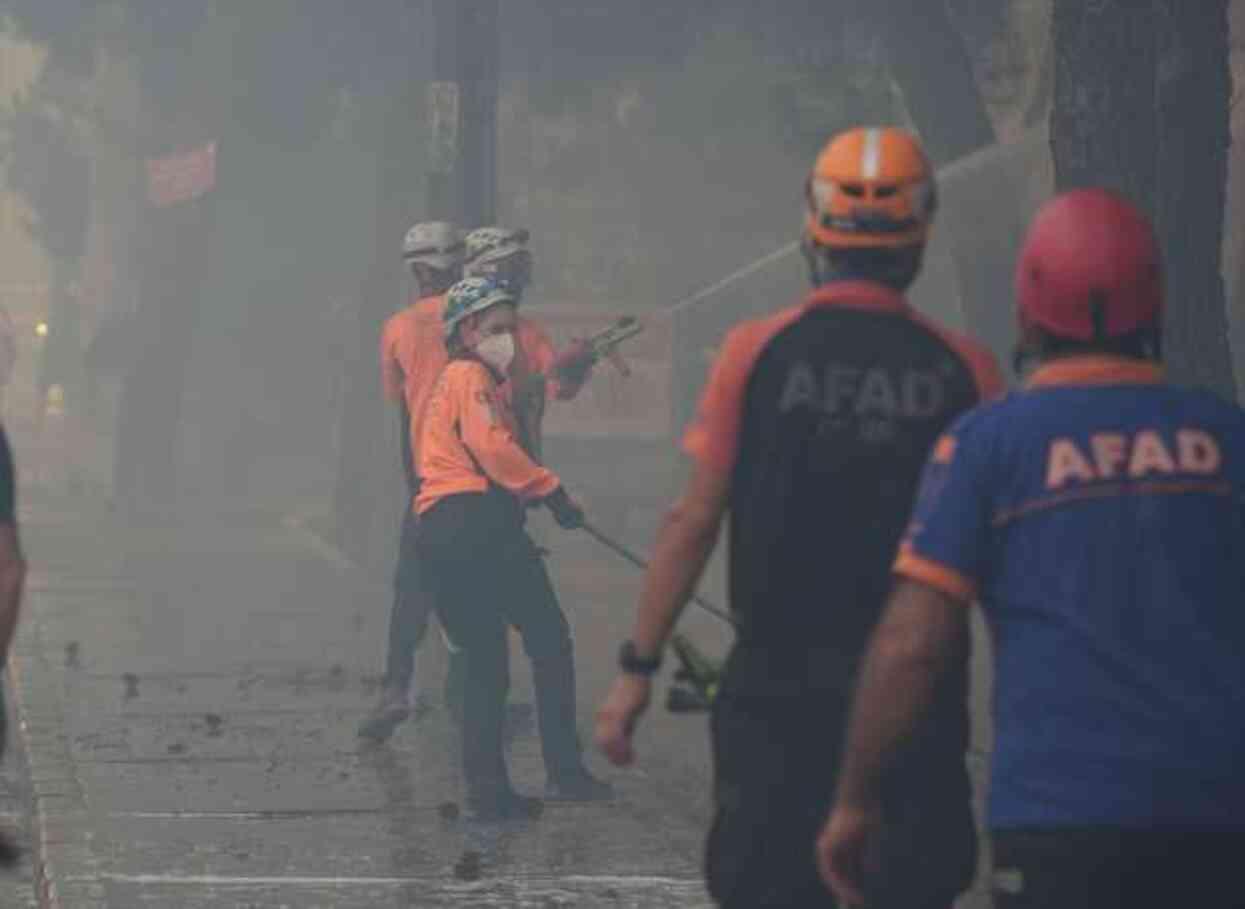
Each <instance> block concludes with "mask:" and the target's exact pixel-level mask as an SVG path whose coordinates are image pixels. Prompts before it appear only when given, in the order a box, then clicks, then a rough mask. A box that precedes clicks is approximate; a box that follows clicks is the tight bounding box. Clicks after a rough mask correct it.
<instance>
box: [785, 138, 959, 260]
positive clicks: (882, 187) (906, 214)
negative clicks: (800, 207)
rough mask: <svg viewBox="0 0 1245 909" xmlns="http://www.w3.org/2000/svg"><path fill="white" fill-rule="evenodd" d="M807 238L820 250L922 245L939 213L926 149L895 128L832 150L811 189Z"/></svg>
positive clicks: (833, 144)
mask: <svg viewBox="0 0 1245 909" xmlns="http://www.w3.org/2000/svg"><path fill="white" fill-rule="evenodd" d="M805 196H806V199H807V202H808V216H807V218H806V221H805V233H806V235H807V237H808V239H809V240H810V241H811V242H813V243H815V244H817V245H820V246H828V247H840V248H848V249H861V248H889V249H897V248H901V247H905V246H918V245H921V244H923V243H924V242H925V238H926V236H927V235H928V233H929V224H930V221H931V220H933V216H934V210H935V208H936V207H937V193H936V191H935V186H934V173H933V170H932V169H931V168H930V166H929V161H928V159H927V158H926V157H925V152H924V151H922V149H921V145H920V143H919V142H918V141H917V140H916V137H915V136H913V135H912V134H911V133H910V132H908V131H907V130H904V129H898V128H896V127H885V128H875V127H861V128H857V129H851V130H848V131H847V132H845V133H840V134H839V135H837V136H835V137H834V138H833V139H831V140H830V142H829V143H827V144H826V147H825V148H824V149H822V151H821V154H820V155H818V156H817V161H816V163H815V164H814V165H813V172H812V173H811V174H810V175H809V178H808V183H807V185H806V187H805Z"/></svg>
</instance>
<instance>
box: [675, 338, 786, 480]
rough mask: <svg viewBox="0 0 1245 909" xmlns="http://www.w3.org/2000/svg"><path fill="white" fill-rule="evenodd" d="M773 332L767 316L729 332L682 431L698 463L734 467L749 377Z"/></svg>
mask: <svg viewBox="0 0 1245 909" xmlns="http://www.w3.org/2000/svg"><path fill="white" fill-rule="evenodd" d="M783 324H785V323H783ZM774 333H775V330H774V328H773V327H771V326H770V325H769V324H768V320H767V321H766V322H744V323H743V324H741V325H737V326H736V327H735V328H733V329H731V331H730V332H729V333H728V334H727V335H726V339H725V340H724V341H723V342H722V349H721V351H720V352H719V353H718V357H717V359H716V360H715V361H714V363H713V368H712V369H711V370H710V372H709V381H708V382H707V383H706V385H705V390H704V392H703V393H702V394H701V398H700V406H699V407H698V408H697V410H696V416H695V418H694V419H693V420H692V424H691V425H690V426H689V427H688V428H687V432H686V433H684V435H683V450H684V451H685V452H687V454H689V455H690V456H691V457H693V458H695V459H696V461H698V462H699V463H701V464H703V465H705V466H707V467H712V468H714V469H716V470H720V471H723V472H727V471H730V470H731V469H732V468H734V466H735V459H736V457H737V455H738V453H739V432H740V425H741V423H742V420H743V398H744V391H745V389H746V388H747V385H748V377H749V375H750V374H751V373H752V366H753V364H754V363H755V362H756V358H757V356H758V355H759V354H760V352H761V351H762V350H763V349H764V347H765V344H766V343H767V342H768V341H769V339H770V338H771V337H772V336H773V334H774Z"/></svg>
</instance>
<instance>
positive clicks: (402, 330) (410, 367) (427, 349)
mask: <svg viewBox="0 0 1245 909" xmlns="http://www.w3.org/2000/svg"><path fill="white" fill-rule="evenodd" d="M445 304H446V299H445V295H444V294H439V295H437V296H432V297H421V298H420V299H418V300H416V301H415V302H414V303H412V304H411V305H410V306H407V307H406V308H405V309H403V310H401V311H400V312H397V313H395V314H394V315H392V316H390V317H389V320H388V321H387V322H385V327H384V329H383V330H382V331H381V336H380V380H381V389H382V390H383V391H384V394H385V397H386V398H387V399H388V400H390V401H394V402H398V401H405V402H406V410H407V413H408V414H409V415H410V420H411V426H410V433H411V451H412V453H413V455H414V458H415V461H416V465H418V462H419V427H420V420H421V418H422V416H423V412H424V406H425V405H426V404H427V401H428V396H429V395H430V394H431V393H432V388H433V385H435V384H436V381H437V378H438V376H440V375H441V371H442V370H443V369H445V365H446V363H448V362H449V356H448V355H447V354H446V352H445V342H444V340H443V335H442V327H441V325H442V323H441V316H442V314H443V313H444V312H445ZM518 321H519V324H518V328H517V330H516V331H515V347H516V348H517V351H516V356H515V362H514V365H513V366H511V367H510V376H509V380H508V381H507V382H505V383H504V384H503V385H502V386H501V393H502V395H503V396H504V397H505V399H506V401H507V402H508V403H509V404H510V405H511V406H512V407H513V406H515V404H516V402H515V400H514V393H515V390H516V389H528V388H529V387H530V380H529V377H530V376H532V375H535V374H537V373H543V374H544V375H545V376H547V377H548V378H547V380H546V386H547V389H548V390H547V392H546V393H547V395H548V396H549V397H559V398H565V397H568V395H567V389H564V388H562V386H561V385H560V384H559V382H558V380H557V379H556V378H554V377H553V376H552V373H553V368H552V367H553V362H554V360H555V359H556V356H557V355H556V352H555V351H554V349H553V344H552V342H551V341H550V340H549V336H548V335H546V334H545V333H544V332H543V331H542V330H541V329H540V327H539V326H537V325H536V323H534V322H532V321H531V320H530V319H524V318H522V317H520V318H519V320H518ZM576 390H578V389H576ZM541 405H543V402H539V403H538V404H536V405H535V406H534V407H533V405H531V404H529V403H528V402H526V401H525V402H523V407H524V409H525V411H526V410H532V411H533V413H531V414H526V413H525V416H526V417H529V419H530V420H531V421H532V422H535V423H539V420H540V417H541V414H542V412H543V406H541ZM526 429H527V432H528V433H529V434H530V435H532V436H534V437H538V436H539V426H538V425H537V426H528V427H526Z"/></svg>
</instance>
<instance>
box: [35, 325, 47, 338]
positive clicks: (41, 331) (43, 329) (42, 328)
mask: <svg viewBox="0 0 1245 909" xmlns="http://www.w3.org/2000/svg"><path fill="white" fill-rule="evenodd" d="M35 334H37V335H38V336H39V337H41V338H46V337H47V336H48V323H47V322H40V323H39V324H38V325H36V326H35Z"/></svg>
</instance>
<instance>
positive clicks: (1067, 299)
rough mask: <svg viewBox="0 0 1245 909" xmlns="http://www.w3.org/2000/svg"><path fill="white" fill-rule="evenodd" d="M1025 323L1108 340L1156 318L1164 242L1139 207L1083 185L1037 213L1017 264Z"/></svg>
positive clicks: (1072, 335) (1085, 338)
mask: <svg viewBox="0 0 1245 909" xmlns="http://www.w3.org/2000/svg"><path fill="white" fill-rule="evenodd" d="M1016 299H1017V301H1018V304H1019V308H1020V322H1021V326H1022V327H1029V326H1036V327H1039V328H1041V329H1043V330H1045V331H1047V332H1049V333H1050V334H1052V335H1055V336H1057V337H1060V338H1065V339H1068V340H1073V341H1088V342H1093V341H1104V340H1108V339H1110V338H1119V337H1123V336H1125V335H1130V334H1132V333H1134V332H1136V331H1138V330H1139V329H1141V328H1143V327H1145V326H1146V325H1149V324H1152V323H1154V322H1155V321H1156V320H1157V319H1158V317H1159V314H1160V312H1161V311H1162V307H1163V276H1162V267H1161V263H1160V256H1159V248H1158V243H1157V242H1156V240H1155V238H1154V231H1153V229H1152V228H1151V227H1150V222H1149V221H1148V220H1147V219H1146V217H1145V215H1143V214H1142V213H1141V212H1140V211H1139V210H1138V209H1137V208H1136V207H1135V206H1133V205H1132V204H1131V203H1129V202H1128V201H1126V200H1125V199H1123V198H1122V197H1120V196H1118V195H1116V194H1115V193H1112V192H1109V191H1107V190H1104V189H1077V190H1072V191H1071V192H1066V193H1063V194H1062V195H1059V196H1056V197H1055V198H1054V199H1052V200H1051V201H1050V202H1047V203H1046V204H1045V205H1044V206H1043V207H1042V209H1041V210H1040V211H1039V212H1038V213H1037V216H1036V217H1035V218H1034V219H1033V224H1032V225H1031V226H1030V227H1029V234H1028V236H1027V237H1026V238H1025V244H1024V249H1023V250H1022V251H1021V254H1020V261H1019V263H1018V264H1017V266H1016Z"/></svg>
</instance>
